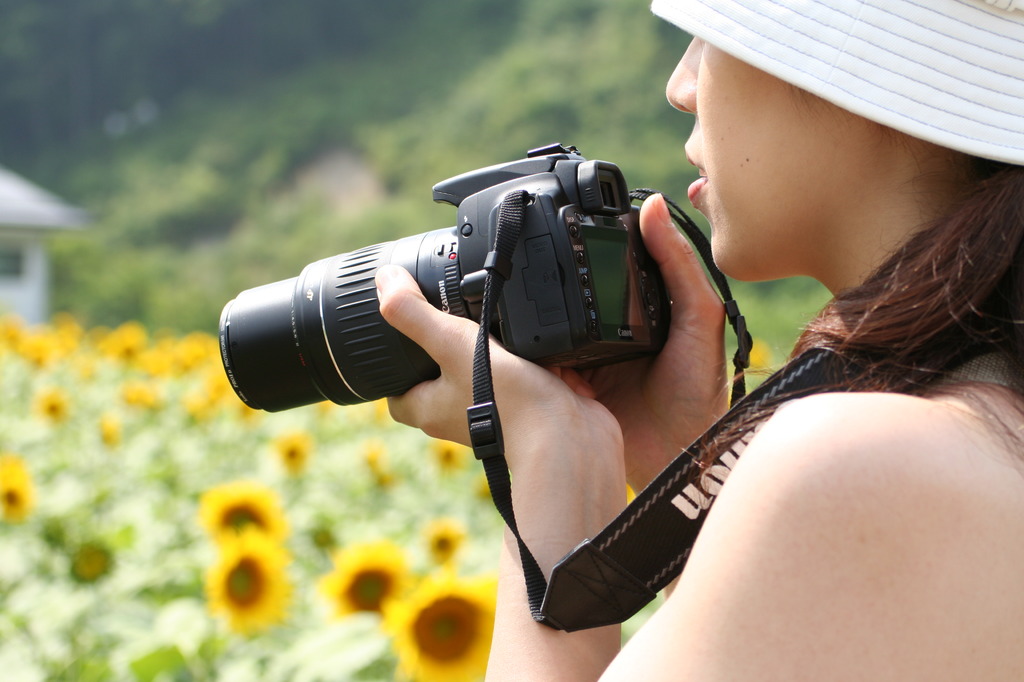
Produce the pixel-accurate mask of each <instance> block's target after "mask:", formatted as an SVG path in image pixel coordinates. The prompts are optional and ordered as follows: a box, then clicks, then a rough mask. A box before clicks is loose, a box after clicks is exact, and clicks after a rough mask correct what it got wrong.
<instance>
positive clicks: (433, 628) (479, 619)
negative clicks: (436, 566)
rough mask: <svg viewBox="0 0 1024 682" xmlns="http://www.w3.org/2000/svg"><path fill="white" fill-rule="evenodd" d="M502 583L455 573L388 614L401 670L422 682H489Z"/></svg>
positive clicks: (430, 582)
mask: <svg viewBox="0 0 1024 682" xmlns="http://www.w3.org/2000/svg"><path fill="white" fill-rule="evenodd" d="M496 590H497V580H496V579H495V578H492V577H485V578H473V579H466V578H458V577H456V576H455V575H454V574H452V573H450V572H446V573H444V574H441V575H437V576H433V577H429V578H426V579H425V580H424V581H423V582H422V583H421V584H420V585H419V587H418V588H417V589H416V590H415V591H414V592H413V594H411V595H410V596H409V598H407V599H404V600H401V601H393V602H390V603H389V604H388V606H387V607H386V608H385V611H384V627H385V629H386V630H387V631H388V632H389V633H390V634H391V635H392V636H393V637H394V648H395V652H396V653H397V654H398V667H399V671H400V672H401V673H402V674H404V675H406V676H407V677H409V678H410V679H413V680H417V681H418V682H434V681H435V680H437V681H442V680H443V681H444V682H459V681H461V680H476V679H479V678H481V677H483V674H484V671H485V670H486V668H487V656H488V654H489V653H490V648H491V634H492V632H493V630H494V603H495V592H496Z"/></svg>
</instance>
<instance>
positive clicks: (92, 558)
mask: <svg viewBox="0 0 1024 682" xmlns="http://www.w3.org/2000/svg"><path fill="white" fill-rule="evenodd" d="M109 568H110V556H109V555H108V554H107V552H106V551H104V550H102V549H100V548H98V547H91V546H86V547H82V548H81V549H80V550H79V551H78V554H76V555H75V559H74V565H73V571H74V574H75V576H77V577H78V578H79V579H81V580H84V581H86V582H92V581H93V580H96V579H97V578H100V577H102V576H103V575H104V574H106V573H107V570H108V569H109Z"/></svg>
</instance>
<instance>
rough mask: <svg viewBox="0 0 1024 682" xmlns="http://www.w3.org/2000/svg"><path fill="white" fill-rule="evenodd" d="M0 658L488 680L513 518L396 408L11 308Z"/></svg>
mask: <svg viewBox="0 0 1024 682" xmlns="http://www.w3.org/2000/svg"><path fill="white" fill-rule="evenodd" d="M0 512H2V518H0V671H3V672H2V673H0V677H2V678H3V679H5V680H15V681H17V682H32V681H33V680H75V681H82V682H89V681H92V680H97V681H99V680H104V681H105V680H127V681H141V682H149V681H169V680H223V681H231V680H240V681H241V680H244V681H246V682H250V681H252V680H290V681H295V682H302V681H314V680H393V679H405V680H445V681H450V680H451V681H458V680H473V679H478V678H479V677H480V676H481V674H482V671H483V669H484V665H485V662H486V658H487V653H488V647H489V644H490V633H491V628H492V621H493V609H494V594H495V580H496V576H495V571H496V565H497V555H498V551H499V544H500V541H501V535H502V530H501V529H502V524H501V520H500V518H499V517H498V515H497V513H496V512H495V511H494V509H493V507H492V505H491V502H490V499H489V497H488V492H487V487H486V482H485V480H484V478H483V476H482V473H481V471H480V469H479V467H478V465H477V463H476V462H475V460H474V459H473V457H472V454H471V453H470V452H469V451H468V449H466V448H463V447H462V446H458V445H455V444H452V443H447V442H443V441H434V440H431V439H430V438H428V437H426V436H424V435H423V434H421V433H420V432H419V431H416V430H414V429H409V428H406V427H402V426H397V425H394V424H393V423H392V422H391V420H390V417H389V416H388V414H387V408H386V405H383V404H380V403H370V404H365V405H358V406H352V407H339V406H336V405H332V404H330V403H323V404H320V405H315V406H309V407H306V408H300V409H296V410H290V411H287V412H282V413H278V414H267V413H263V412H257V411H253V410H250V409H248V408H246V407H244V406H243V405H242V403H241V402H240V401H239V400H238V399H237V397H235V395H234V393H233V392H232V390H231V388H230V387H229V386H228V384H227V381H226V379H225V378H224V376H223V370H222V369H221V366H220V360H219V356H218V350H217V341H216V339H215V338H214V337H213V336H210V335H205V334H188V335H172V334H160V333H153V332H151V331H149V330H147V329H145V328H143V327H142V326H140V325H138V324H132V323H128V324H124V325H122V326H120V327H117V328H114V329H83V328H81V327H80V326H79V325H78V324H76V323H75V322H74V321H73V320H71V319H69V318H57V319H55V320H54V321H53V322H52V323H51V324H49V325H46V326H42V327H26V326H25V325H23V324H21V323H20V322H19V321H18V320H16V319H12V318H3V319H2V320H0Z"/></svg>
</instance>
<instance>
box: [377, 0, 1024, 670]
mask: <svg viewBox="0 0 1024 682" xmlns="http://www.w3.org/2000/svg"><path fill="white" fill-rule="evenodd" d="M1021 4H1022V3H1020V2H1019V0H941V1H938V0H936V1H935V2H931V3H918V2H914V1H912V0H859V1H856V2H854V1H852V0H848V1H847V2H840V1H839V0H828V1H825V0H822V1H817V2H815V1H812V0H655V2H654V11H655V12H656V13H657V14H659V15H660V16H662V17H664V18H666V19H668V20H669V21H671V22H673V23H675V24H676V25H678V26H680V27H681V28H683V29H684V30H686V31H687V32H689V33H690V34H692V35H694V36H696V38H695V39H694V40H693V41H692V43H691V45H690V47H689V49H688V50H687V51H686V54H685V55H684V56H683V58H682V60H681V61H680V63H679V66H678V67H677V68H676V70H675V72H674V73H673V74H672V77H671V79H670V80H669V83H668V87H667V94H668V98H669V101H670V102H671V103H672V105H673V106H675V107H676V108H678V109H680V110H682V111H685V112H688V113H690V114H692V115H693V116H694V117H695V125H694V128H693V133H692V135H691V136H690V138H689V140H688V141H687V143H686V155H687V158H688V160H689V161H690V162H691V163H692V164H694V165H695V166H697V168H698V169H699V171H700V176H701V177H700V179H699V180H698V181H697V182H696V183H694V184H693V185H692V186H691V187H690V190H689V196H690V199H691V201H692V202H693V204H694V206H695V207H696V208H697V209H698V210H700V211H701V212H703V213H704V214H705V215H706V216H707V217H708V218H709V220H710V222H711V224H712V232H713V246H714V253H715V259H716V261H717V263H718V264H719V266H720V267H721V268H722V270H723V271H725V272H726V273H727V274H729V275H731V276H733V277H736V278H739V279H744V280H755V279H774V278H779V277H785V276H792V275H807V276H811V277H815V278H816V279H818V280H819V281H821V282H822V283H824V284H825V285H826V286H827V287H829V289H830V290H831V291H832V292H833V294H834V295H835V299H834V300H833V301H832V302H831V303H830V305H829V306H828V307H827V308H826V309H825V310H824V311H823V312H822V313H821V315H820V316H819V317H818V318H817V319H816V320H815V321H813V322H812V323H811V325H810V326H809V328H808V329H807V330H806V332H805V333H804V335H803V336H802V338H801V340H800V341H799V343H798V348H797V350H798V351H800V350H803V349H806V348H813V347H828V348H832V349H834V350H835V351H836V352H837V353H838V354H839V355H841V356H845V357H848V358H850V359H851V360H854V361H855V362H856V363H857V366H858V367H860V368H861V371H860V372H859V373H858V374H857V375H856V376H854V377H852V378H851V379H850V380H849V382H848V384H847V385H844V386H842V387H837V388H842V389H844V391H843V392H839V391H837V392H826V393H822V394H817V395H814V396H811V397H807V398H802V399H799V400H792V401H789V402H786V403H785V404H784V407H781V408H778V409H774V410H772V411H770V412H767V413H765V414H762V415H759V423H758V424H757V427H756V432H755V435H754V436H753V438H752V439H751V440H750V441H749V443H748V445H747V447H746V449H745V450H744V451H743V454H742V457H741V458H740V459H739V462H738V463H737V464H736V465H735V468H734V469H733V471H732V473H731V474H730V475H729V478H728V481H727V482H726V484H725V486H724V487H723V489H722V491H721V493H720V494H719V495H718V497H717V501H716V502H715V503H714V506H713V507H712V509H711V511H710V513H709V515H708V518H707V521H706V522H705V524H704V528H703V530H702V532H701V534H700V536H699V537H698V539H697V542H696V545H695V546H694V549H693V552H692V554H691V556H690V558H689V561H688V563H687V566H686V569H685V570H684V571H683V574H682V576H681V577H680V579H679V581H678V583H677V585H676V586H675V588H674V590H673V591H672V592H671V594H670V595H669V596H668V598H667V599H666V601H665V603H664V605H663V606H662V607H661V608H660V609H659V610H658V611H657V613H655V614H654V616H652V618H651V619H650V620H649V621H648V622H647V623H646V624H645V625H644V627H643V628H642V629H641V630H640V631H639V632H638V633H637V634H636V635H635V636H634V637H633V638H632V639H631V640H630V641H629V643H628V645H627V646H626V647H625V648H624V649H623V650H622V651H621V652H620V651H619V633H618V630H617V629H616V628H602V629H597V630H587V631H583V632H579V633H573V634H566V633H562V632H557V631H555V630H551V629H549V628H546V627H544V626H541V625H537V624H535V623H534V622H533V621H532V619H531V617H530V615H529V611H528V609H527V608H526V598H525V590H524V587H523V575H522V568H521V566H520V562H519V559H518V553H517V551H516V546H515V543H514V541H511V540H509V541H507V542H506V544H505V551H504V554H503V557H502V573H501V582H500V587H499V603H498V616H497V621H496V629H495V637H494V644H493V648H492V654H491V664H490V667H489V677H490V678H493V679H516V680H527V679H529V680H533V679H537V680H549V679H550V680H575V679H581V680H582V679H596V678H598V677H601V678H602V679H608V680H620V679H629V680H660V679H666V680H667V679H673V680H675V679H685V680H741V681H742V680H787V681H793V680H906V679H922V680H924V679H927V680H967V679H972V680H974V679H984V680H1020V679H1024V647H1022V646H1020V644H1021V642H1024V589H1022V580H1024V578H1022V577H1021V576H1022V572H1021V567H1022V566H1024V467H1022V463H1024V458H1022V457H1021V453H1022V452H1024V434H1022V433H1021V429H1022V428H1024V392H1022V389H1021V386H1022V383H1024V382H1022V375H1021V371H1020V364H1019V363H1020V362H1021V359H1022V358H1024V333H1022V329H1021V325H1019V324H1017V322H1016V320H1017V319H1020V318H1021V317H1022V315H1024V312H1022V311H1024V303H1022V300H1021V299H1022V297H1024V273H1022V267H1024V253H1022V233H1024V168H1022V167H1021V165H1020V164H1024V113H1022V112H1024V53H1022V49H1021V47H1020V46H1021V45H1024V8H1022V7H1021V6H1020V5H1021ZM641 225H642V231H643V235H644V239H645V242H646V244H647V246H648V249H649V251H650V252H651V253H652V255H653V256H654V257H655V258H656V259H657V260H658V262H659V264H660V265H661V268H662V271H663V273H664V275H665V277H666V284H667V287H668V288H669V291H670V295H671V297H672V299H673V308H672V315H673V319H672V330H671V334H670V338H669V342H668V344H667V346H666V347H665V349H664V350H663V351H662V353H661V354H660V355H659V356H657V357H656V358H654V359H651V360H644V361H637V362H632V363H628V364H626V365H619V366H612V367H607V368H602V369H600V370H595V371H591V372H588V373H586V374H581V373H576V372H571V371H559V370H554V371H549V370H544V369H540V368H538V367H536V366H534V365H531V364H530V363H528V362H525V361H523V360H520V359H518V358H515V357H513V356H511V355H509V354H507V353H504V352H502V351H501V350H500V349H498V348H495V349H494V351H493V356H492V360H493V365H494V376H495V384H496V399H497V403H498V404H499V405H500V407H501V410H502V417H503V425H504V431H505V444H506V455H507V458H508V461H509V466H510V469H511V470H512V473H513V480H514V501H515V507H516V514H517V518H518V520H519V527H520V530H521V531H522V534H523V537H524V538H525V540H526V543H527V545H528V546H529V547H530V548H531V550H532V551H533V554H534V556H535V557H537V559H538V561H539V563H540V564H541V567H542V568H544V569H545V570H549V569H550V568H551V566H552V565H553V563H554V562H555V561H557V560H558V559H559V558H560V557H561V556H562V555H563V554H564V553H565V552H566V551H567V550H569V549H570V548H571V547H572V546H573V545H574V544H576V543H577V542H578V541H579V540H580V539H582V538H584V537H588V536H591V535H593V534H594V533H595V532H596V531H597V530H599V529H600V528H601V527H603V525H604V524H605V523H607V521H608V520H609V519H610V518H611V517H612V516H613V515H614V514H615V513H616V512H617V511H619V509H620V508H621V506H622V504H623V499H622V498H623V490H624V488H625V484H626V482H627V480H628V482H629V483H630V484H631V485H632V486H634V488H639V487H641V486H643V485H644V484H645V483H646V482H647V481H649V480H650V479H651V478H652V477H653V476H654V475H655V474H656V473H657V471H658V470H659V469H660V468H662V467H663V466H664V465H665V463H666V462H667V461H669V460H670V459H671V458H672V457H673V456H675V454H676V453H677V452H678V451H679V450H680V449H681V448H682V447H684V446H686V445H687V444H688V443H689V442H691V441H692V440H693V439H695V438H697V437H698V436H699V435H700V434H701V433H702V432H703V431H704V429H706V428H707V427H708V426H709V425H710V424H711V423H712V422H714V421H715V420H716V419H717V418H719V417H720V416H721V415H722V414H723V413H724V411H725V408H726V404H725V401H726V399H725V395H726V379H725V371H724V365H725V363H724V357H723V345H722V336H723V334H722V327H723V313H722V309H721V308H722V306H721V302H720V301H719V300H718V299H717V298H716V296H715V294H714V292H713V291H712V289H711V287H710V286H709V285H708V283H707V282H706V280H705V279H704V277H703V275H702V272H701V270H700V267H699V266H698V264H697V261H696V259H695V258H694V255H693V253H692V252H691V251H690V249H689V247H688V246H687V244H686V243H685V241H684V240H683V239H682V238H681V237H680V236H679V235H678V233H677V232H676V231H675V230H674V229H673V228H672V225H671V221H670V220H669V217H668V214H667V211H666V209H665V205H664V203H663V201H662V200H661V199H660V198H658V197H656V198H653V199H650V200H648V201H647V202H645V204H644V206H643V208H642V213H641ZM378 287H379V289H380V295H381V305H382V311H383V312H384V315H385V317H386V318H387V319H388V321H389V322H391V323H392V324H393V325H394V326H395V327H397V328H398V329H400V330H401V331H403V332H404V333H406V334H407V335H408V336H410V337H411V338H412V339H413V340H414V341H416V342H417V343H419V344H420V345H422V346H423V347H424V348H425V349H426V350H427V351H428V352H429V353H430V354H431V355H432V356H433V357H434V358H435V359H436V360H437V361H438V362H439V364H440V365H441V367H442V374H441V377H440V378H439V379H437V380H435V381H431V382H426V383H424V384H421V385H419V386H417V387H415V388H414V389H413V390H411V391H410V392H409V393H407V394H406V395H404V396H402V397H400V398H395V399H392V401H391V409H392V413H393V415H394V416H395V417H396V418H397V419H399V420H400V421H403V422H406V423H409V424H413V425H415V426H418V427H420V428H422V429H424V430H425V431H426V432H427V433H429V434H431V435H435V436H441V437H445V438H452V439H458V440H461V441H463V442H466V441H467V435H466V426H465V422H464V415H463V414H462V413H461V410H453V411H452V412H451V413H441V412H439V411H437V409H436V406H437V405H468V404H469V403H470V400H469V377H470V374H471V367H470V363H471V359H470V358H471V355H472V353H471V348H472V343H473V339H474V337H475V334H476V328H475V326H474V325H473V324H471V323H469V322H467V321H465V320H460V319H455V318H452V317H450V316H447V315H444V314H443V313H439V312H437V311H436V310H434V309H433V308H432V307H431V306H430V305H429V304H427V303H426V302H425V301H423V299H422V297H421V296H420V295H419V293H418V291H417V289H416V286H415V284H414V283H413V282H412V280H411V279H410V278H409V277H408V276H407V275H405V274H404V271H402V270H400V269H391V268H388V269H382V270H381V272H380V273H379V276H378ZM850 389H853V390H852V391H851V390H850ZM727 431H728V430H727ZM727 438H728V436H726V437H724V439H719V441H720V442H717V443H716V442H712V443H711V444H710V445H709V446H708V454H707V461H710V460H711V459H713V457H714V456H715V454H716V451H718V450H721V448H722V447H724V445H725V443H724V440H727ZM552 443H557V452H556V453H552V452H551V450H552V445H551V444H552ZM663 541H664V542H672V538H663ZM602 675H603V677H602Z"/></svg>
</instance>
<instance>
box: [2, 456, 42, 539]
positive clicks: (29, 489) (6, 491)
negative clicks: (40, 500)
mask: <svg viewBox="0 0 1024 682" xmlns="http://www.w3.org/2000/svg"><path fill="white" fill-rule="evenodd" d="M35 501H36V495H35V487H34V486H33V485H32V475H31V474H29V471H28V468H27V467H26V466H25V462H23V461H22V459H21V458H20V457H18V456H17V455H10V454H6V455H0V508H2V509H3V517H4V520H5V521H11V522H13V523H18V522H20V521H24V520H25V519H26V518H28V515H29V513H30V512H31V511H32V508H33V507H34V506H35Z"/></svg>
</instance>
